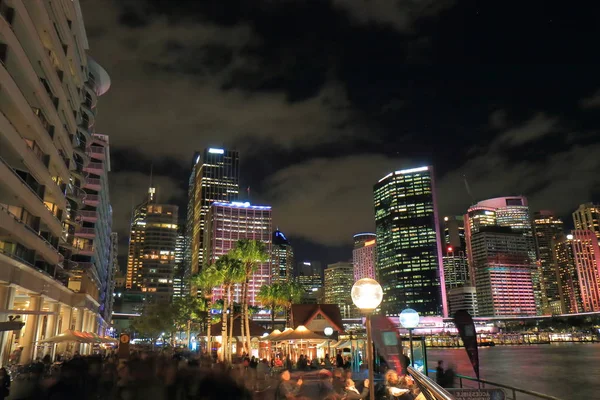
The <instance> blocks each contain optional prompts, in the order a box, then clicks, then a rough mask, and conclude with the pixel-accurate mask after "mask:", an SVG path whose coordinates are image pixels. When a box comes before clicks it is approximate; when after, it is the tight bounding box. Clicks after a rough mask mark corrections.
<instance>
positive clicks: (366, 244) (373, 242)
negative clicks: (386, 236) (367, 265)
mask: <svg viewBox="0 0 600 400" xmlns="http://www.w3.org/2000/svg"><path fill="white" fill-rule="evenodd" d="M374 244H375V241H374V240H369V241H367V242H365V247H367V246H372V245H374Z"/></svg>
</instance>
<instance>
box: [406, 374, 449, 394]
mask: <svg viewBox="0 0 600 400" xmlns="http://www.w3.org/2000/svg"><path fill="white" fill-rule="evenodd" d="M408 373H409V374H410V376H412V378H413V379H414V380H415V383H416V384H417V386H419V389H421V393H422V394H423V396H425V398H426V399H427V400H454V396H452V395H451V394H450V393H448V391H447V390H446V389H444V388H443V387H441V386H440V385H438V384H437V383H436V382H434V381H433V380H432V379H431V378H429V377H427V376H425V375H423V374H422V373H421V372H419V371H417V370H416V369H414V368H413V367H408Z"/></svg>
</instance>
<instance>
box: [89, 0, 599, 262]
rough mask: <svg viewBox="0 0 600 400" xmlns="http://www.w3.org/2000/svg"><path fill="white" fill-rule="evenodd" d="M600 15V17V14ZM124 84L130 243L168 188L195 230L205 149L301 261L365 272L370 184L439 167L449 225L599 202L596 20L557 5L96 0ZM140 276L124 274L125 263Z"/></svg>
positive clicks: (101, 33) (118, 87) (111, 126)
mask: <svg viewBox="0 0 600 400" xmlns="http://www.w3.org/2000/svg"><path fill="white" fill-rule="evenodd" d="M595 7H597V6H595ZM82 8H83V13H84V18H85V23H86V29H87V33H88V37H89V43H90V54H91V55H92V57H94V58H95V59H96V61H98V62H99V63H100V64H101V65H102V66H104V67H105V68H106V70H107V71H108V73H109V74H110V76H111V79H112V87H111V89H110V91H109V92H108V93H107V94H106V95H104V96H102V97H101V98H100V99H99V106H98V110H99V111H98V117H97V124H96V131H97V132H99V133H104V134H108V135H110V141H111V151H112V174H111V175H109V176H110V178H109V179H110V183H111V198H112V203H113V207H114V226H113V227H114V229H116V230H117V231H118V232H119V234H120V235H121V241H120V242H121V253H122V254H124V253H126V250H127V249H126V246H127V235H128V224H129V213H130V210H131V207H132V206H133V205H134V204H136V203H139V202H140V201H141V200H142V199H143V197H144V194H145V192H146V190H147V187H148V185H149V182H150V178H149V175H150V170H151V164H152V165H153V171H154V183H155V186H156V187H157V192H158V196H159V200H160V201H161V202H175V203H177V204H179V205H180V207H181V208H180V219H181V220H183V219H184V218H185V212H186V210H185V205H186V201H187V199H186V195H187V180H188V177H189V173H190V166H191V162H192V154H193V152H194V150H197V149H202V148H204V147H207V146H225V147H229V148H236V149H238V150H239V151H240V152H241V158H242V172H241V173H242V183H241V188H242V194H243V195H244V196H245V195H246V188H247V187H250V188H251V190H250V200H251V202H253V203H257V204H270V205H272V206H273V210H274V218H275V221H274V225H275V226H279V228H280V229H281V230H282V231H283V232H284V233H286V235H287V236H288V237H290V238H291V240H292V244H293V245H294V247H295V250H296V254H297V258H298V259H312V260H320V261H322V262H324V263H329V262H335V261H338V260H347V259H349V258H351V252H350V249H351V243H352V235H353V234H354V233H357V232H362V231H371V230H373V229H374V217H373V205H372V190H373V189H372V188H373V184H374V183H375V182H376V181H377V180H378V179H379V178H381V177H383V176H384V175H386V174H387V173H388V172H390V171H392V170H395V169H400V168H404V167H410V166H419V165H422V164H433V165H434V166H435V169H436V175H437V188H438V201H439V206H440V211H441V213H442V215H443V214H463V213H464V211H465V210H466V208H467V207H468V206H469V204H470V203H471V198H470V196H469V194H468V193H467V191H466V190H465V185H464V181H463V175H466V176H467V179H468V182H469V186H470V188H471V192H472V194H473V198H474V199H475V200H482V199H485V198H489V197H494V196H501V195H516V194H524V195H527V196H528V197H529V200H530V205H531V207H532V209H533V210H536V209H553V210H555V211H557V212H558V213H559V215H561V216H563V217H565V219H566V222H567V224H571V223H572V222H571V219H570V212H571V211H573V210H574V209H575V208H576V207H577V205H578V204H580V203H582V202H587V201H592V200H595V201H600V134H599V133H598V123H599V122H600V117H599V112H600V69H599V68H598V61H599V60H598V59H599V58H600V57H599V53H598V48H597V47H598V45H597V38H598V37H600V32H599V31H600V28H599V25H598V24H597V20H596V19H597V16H598V10H594V9H593V7H591V6H588V7H587V8H580V7H575V6H573V7H570V6H566V5H565V3H561V2H547V1H531V0H528V1H514V2H512V1H505V2H492V1H469V0H467V1H448V0H397V1H394V0H370V1H369V0H231V1H228V0H214V1H213V0H197V1H191V0H190V1H183V0H129V1H126V0H102V1H100V0H82ZM122 267H123V266H122Z"/></svg>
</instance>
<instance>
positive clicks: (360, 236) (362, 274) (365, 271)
mask: <svg viewBox="0 0 600 400" xmlns="http://www.w3.org/2000/svg"><path fill="white" fill-rule="evenodd" d="M376 260H377V235H376V234H374V233H357V234H356V235H354V250H352V264H353V265H354V281H355V282H356V281H357V280H359V279H362V278H371V279H375V280H377V274H376V273H375V263H376Z"/></svg>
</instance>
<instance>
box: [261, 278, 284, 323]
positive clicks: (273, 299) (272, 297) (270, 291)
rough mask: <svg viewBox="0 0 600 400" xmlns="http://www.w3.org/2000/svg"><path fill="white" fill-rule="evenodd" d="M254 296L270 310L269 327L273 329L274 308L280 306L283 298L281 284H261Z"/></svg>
mask: <svg viewBox="0 0 600 400" xmlns="http://www.w3.org/2000/svg"><path fill="white" fill-rule="evenodd" d="M256 298H257V299H258V301H260V302H261V303H262V304H264V305H265V306H267V308H269V309H270V310H271V329H275V309H276V307H278V306H280V305H281V304H282V302H283V300H284V299H285V293H284V292H283V285H282V284H280V283H272V284H270V285H263V286H261V288H260V291H259V292H258V295H257V296H256Z"/></svg>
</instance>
